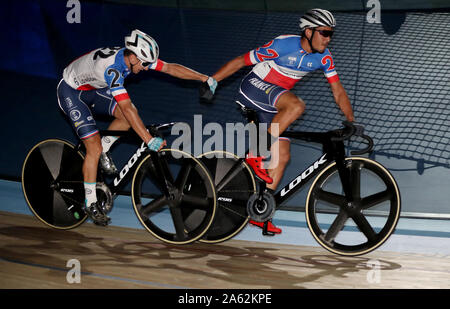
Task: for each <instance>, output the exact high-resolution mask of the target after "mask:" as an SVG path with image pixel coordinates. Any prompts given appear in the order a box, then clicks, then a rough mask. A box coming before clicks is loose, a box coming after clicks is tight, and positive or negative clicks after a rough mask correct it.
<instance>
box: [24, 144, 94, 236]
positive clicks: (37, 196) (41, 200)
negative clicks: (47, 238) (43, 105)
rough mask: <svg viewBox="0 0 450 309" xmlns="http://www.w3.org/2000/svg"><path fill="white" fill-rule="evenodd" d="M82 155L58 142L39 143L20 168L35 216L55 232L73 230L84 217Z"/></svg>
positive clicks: (85, 217)
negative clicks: (54, 229)
mask: <svg viewBox="0 0 450 309" xmlns="http://www.w3.org/2000/svg"><path fill="white" fill-rule="evenodd" d="M83 161H84V157H83V154H81V153H80V152H78V151H76V150H75V148H74V146H73V145H72V144H71V143H69V142H66V141H64V140H60V139H48V140H44V141H42V142H40V143H38V144H37V145H36V146H34V147H33V148H32V149H31V150H30V152H29V153H28V155H27V157H26V159H25V161H24V163H23V167H22V189H23V193H24V195H25V199H26V201H27V203H28V206H29V207H30V209H31V211H32V212H33V213H34V215H35V216H36V217H37V218H38V219H39V220H40V221H42V222H43V223H45V224H47V225H49V226H51V227H53V228H57V229H72V228H75V227H77V226H79V225H80V224H82V223H83V222H84V221H85V220H86V219H87V216H86V215H85V213H84V211H83V210H82V209H81V208H82V207H83V205H84V186H83V174H82V165H83Z"/></svg>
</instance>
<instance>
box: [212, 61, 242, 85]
mask: <svg viewBox="0 0 450 309" xmlns="http://www.w3.org/2000/svg"><path fill="white" fill-rule="evenodd" d="M244 66H245V60H244V55H242V56H239V57H236V58H234V59H233V60H230V61H228V62H227V63H226V64H224V65H223V66H222V67H221V68H220V69H219V70H218V71H217V72H216V73H215V74H214V75H213V76H212V77H213V78H214V79H215V80H217V81H218V82H219V81H221V80H223V79H225V78H227V77H228V76H230V75H232V74H234V73H235V72H237V71H239V70H240V69H241V68H242V67H244Z"/></svg>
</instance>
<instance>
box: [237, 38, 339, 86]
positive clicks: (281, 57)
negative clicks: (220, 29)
mask: <svg viewBox="0 0 450 309" xmlns="http://www.w3.org/2000/svg"><path fill="white" fill-rule="evenodd" d="M300 40H301V36H298V35H281V36H279V37H277V38H275V39H273V40H272V41H270V42H268V43H267V44H265V45H263V46H261V47H259V48H256V49H254V50H251V51H249V52H248V53H247V54H246V55H245V63H246V65H254V64H256V65H255V67H254V68H253V73H255V74H256V75H257V76H258V77H259V78H261V79H262V80H263V81H266V82H268V83H271V84H275V85H277V86H280V87H283V88H284V89H288V90H289V89H292V88H293V87H294V85H295V83H297V82H298V81H299V80H301V79H302V78H303V77H304V76H305V75H306V74H308V73H310V72H313V71H316V70H322V71H323V72H324V74H325V76H326V78H327V79H328V82H329V83H333V82H336V81H338V80H339V77H338V75H337V73H336V69H335V67H334V63H333V57H332V56H331V53H330V51H329V50H328V49H326V50H325V51H324V52H323V53H307V52H306V51H305V50H304V49H303V48H302V46H301V44H300Z"/></svg>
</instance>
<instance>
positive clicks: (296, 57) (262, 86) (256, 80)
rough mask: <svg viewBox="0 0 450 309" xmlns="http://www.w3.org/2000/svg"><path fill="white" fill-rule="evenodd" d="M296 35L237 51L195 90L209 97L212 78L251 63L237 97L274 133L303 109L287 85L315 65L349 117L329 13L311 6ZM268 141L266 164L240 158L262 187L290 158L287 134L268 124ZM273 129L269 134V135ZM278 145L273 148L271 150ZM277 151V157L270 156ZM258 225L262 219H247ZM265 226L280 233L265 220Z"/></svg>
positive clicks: (273, 181)
mask: <svg viewBox="0 0 450 309" xmlns="http://www.w3.org/2000/svg"><path fill="white" fill-rule="evenodd" d="M299 25H300V31H301V35H300V36H299V35H281V36H279V37H277V38H275V39H273V40H272V41H270V42H268V43H267V44H264V45H263V46H261V47H259V48H256V49H254V50H251V51H249V52H248V53H246V54H244V55H241V56H238V57H236V58H234V59H232V60H231V61H229V62H227V63H226V64H225V65H223V66H222V67H221V68H220V69H219V70H218V71H217V72H216V73H215V74H214V75H212V77H213V79H212V80H209V81H208V82H206V83H203V84H202V86H201V87H200V96H202V97H203V98H207V99H210V98H212V95H213V94H214V91H215V88H216V86H217V82H220V81H221V80H223V79H225V78H226V77H228V76H230V75H232V74H233V73H235V72H236V71H238V70H239V69H241V68H242V67H244V66H250V65H255V66H254V67H253V69H252V71H251V72H250V73H249V74H248V75H247V76H246V77H244V79H243V80H242V82H241V85H240V88H239V94H238V98H237V102H238V103H239V104H241V105H244V106H247V107H250V108H252V109H255V110H256V111H257V113H258V118H259V122H260V123H267V124H268V125H269V124H277V125H278V129H279V130H278V135H280V134H281V133H283V132H284V131H285V130H286V129H287V127H288V126H289V125H290V124H291V123H292V122H293V121H294V120H296V119H297V118H299V117H300V116H301V115H302V113H303V112H304V110H305V106H306V105H305V103H304V101H303V100H302V99H301V98H299V97H297V96H296V95H295V94H294V93H292V92H291V91H290V90H291V89H292V88H293V87H294V85H295V84H296V83H297V82H298V81H299V80H301V79H302V78H303V77H304V76H305V75H306V74H308V73H309V72H312V71H315V70H321V71H323V73H324V75H325V77H326V78H327V80H328V82H329V85H330V87H331V91H332V93H333V96H334V99H335V101H336V103H337V105H338V106H339V108H340V109H341V111H342V112H343V114H344V115H345V117H346V118H347V120H349V121H354V116H353V110H352V106H351V104H350V100H349V98H348V96H347V93H346V91H345V89H344V87H343V86H342V84H341V82H340V80H339V77H338V74H337V73H336V69H335V65H334V61H333V57H332V55H331V53H330V51H329V50H328V48H327V46H328V44H329V43H330V40H331V37H332V35H333V33H334V28H335V27H336V21H335V18H334V16H333V15H332V14H331V13H330V12H329V11H327V10H323V9H312V10H309V11H308V12H306V13H305V14H304V15H303V16H302V17H301V18H300V24H299ZM268 133H269V138H268V141H269V142H270V145H272V148H271V161H270V162H278V164H277V165H276V166H273V165H272V166H271V165H270V163H269V168H268V170H266V169H265V168H264V167H263V165H262V163H263V161H262V160H263V159H264V158H262V157H257V156H251V155H250V156H247V158H246V161H247V162H248V163H249V165H250V166H252V168H253V170H254V171H255V174H256V175H257V176H258V177H260V178H261V179H263V180H264V181H265V182H266V183H267V184H268V185H267V188H268V189H269V190H270V191H271V192H273V190H275V189H276V187H277V185H278V184H279V182H280V181H281V178H282V176H283V173H284V169H285V167H286V165H287V163H288V162H289V160H290V142H289V139H286V138H282V137H279V136H278V135H277V134H275V133H272V132H271V129H270V126H269V130H268ZM272 135H274V136H272ZM273 147H278V148H277V149H278V151H273V150H274V149H275V148H273ZM276 154H278V157H276ZM251 223H252V224H255V225H257V226H260V227H262V226H263V223H261V222H253V221H251ZM268 230H269V231H271V232H273V233H281V230H280V229H278V228H276V227H275V226H274V225H273V224H272V223H270V222H269V228H268Z"/></svg>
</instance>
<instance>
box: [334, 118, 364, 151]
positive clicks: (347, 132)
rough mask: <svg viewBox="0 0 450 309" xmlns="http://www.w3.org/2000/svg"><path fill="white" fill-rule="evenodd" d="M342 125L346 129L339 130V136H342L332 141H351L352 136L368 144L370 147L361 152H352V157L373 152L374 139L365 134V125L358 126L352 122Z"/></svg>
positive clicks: (345, 122) (344, 122)
mask: <svg viewBox="0 0 450 309" xmlns="http://www.w3.org/2000/svg"><path fill="white" fill-rule="evenodd" d="M342 124H343V125H344V128H343V129H340V130H337V132H338V134H339V135H341V136H335V137H332V138H331V140H332V141H344V140H347V139H350V137H352V136H359V137H361V138H363V139H365V140H366V141H367V142H368V146H367V147H366V148H364V149H361V150H354V151H351V152H350V153H351V154H352V155H362V154H364V153H368V152H370V151H372V148H373V139H372V138H371V137H370V136H368V135H365V134H364V126H363V125H360V124H356V123H353V122H350V121H343V122H342Z"/></svg>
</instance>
